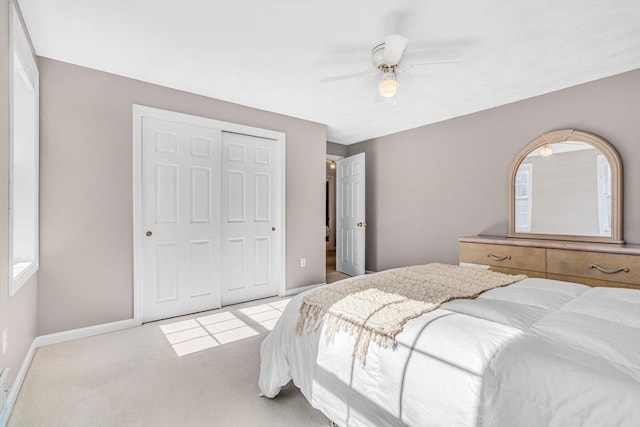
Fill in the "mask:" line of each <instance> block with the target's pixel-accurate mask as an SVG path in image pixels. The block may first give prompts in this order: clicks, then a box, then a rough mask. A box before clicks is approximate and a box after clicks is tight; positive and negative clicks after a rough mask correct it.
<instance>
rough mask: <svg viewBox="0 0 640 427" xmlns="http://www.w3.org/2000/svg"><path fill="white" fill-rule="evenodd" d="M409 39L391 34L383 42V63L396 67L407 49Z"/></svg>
mask: <svg viewBox="0 0 640 427" xmlns="http://www.w3.org/2000/svg"><path fill="white" fill-rule="evenodd" d="M408 42H409V39H408V38H406V37H405V36H401V35H400V34H392V35H390V36H388V37H387V38H386V39H385V41H384V62H385V63H386V64H387V65H397V64H398V62H400V58H401V57H402V54H403V53H404V50H405V49H406V47H407V43H408Z"/></svg>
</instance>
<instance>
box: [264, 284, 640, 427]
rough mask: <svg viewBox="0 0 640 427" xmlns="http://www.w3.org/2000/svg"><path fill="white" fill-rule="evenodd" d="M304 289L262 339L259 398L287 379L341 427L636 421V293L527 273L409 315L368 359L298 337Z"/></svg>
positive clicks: (342, 342) (639, 405)
mask: <svg viewBox="0 0 640 427" xmlns="http://www.w3.org/2000/svg"><path fill="white" fill-rule="evenodd" d="M308 292H314V290H311V291H308ZM308 292H307V293H308ZM307 293H303V294H300V295H297V296H296V297H294V298H293V299H292V300H291V301H290V303H289V304H288V306H287V307H286V309H285V311H284V313H283V315H282V317H281V318H280V320H279V321H278V323H277V324H276V326H275V328H274V329H273V331H272V332H271V333H270V334H269V335H268V336H267V337H266V338H265V340H264V341H263V343H262V347H261V368H260V378H259V386H260V391H261V395H263V396H266V397H269V398H273V397H275V396H276V395H277V394H278V393H279V391H280V389H281V387H283V386H284V385H286V384H287V383H288V382H289V381H291V380H293V382H294V384H295V385H296V386H297V387H299V388H300V390H301V391H302V393H303V395H304V396H305V397H306V399H307V400H308V401H309V402H310V404H311V405H312V406H313V407H315V408H317V409H319V410H320V411H322V412H323V413H324V414H325V415H326V416H327V417H328V418H329V419H330V420H332V421H333V422H334V423H335V424H337V425H338V426H340V427H360V426H362V427H366V426H375V427H380V426H421V427H423V426H563V427H567V426H598V427H601V426H630V427H631V426H640V291H639V290H633V289H622V288H591V287H588V286H585V285H581V284H577V283H569V282H562V281H556V280H548V279H538V278H526V279H524V280H521V281H519V282H517V283H515V284H511V285H508V286H504V287H499V288H495V289H492V290H489V291H486V292H484V293H482V294H481V295H480V296H479V297H477V298H475V299H456V300H453V301H449V302H446V303H444V304H443V305H441V306H440V307H439V308H437V309H435V310H433V311H430V312H428V313H425V314H423V315H421V316H419V317H417V318H414V319H412V320H410V321H409V322H407V323H406V324H405V325H404V328H403V330H402V332H401V333H400V334H399V335H397V337H396V342H397V348H396V349H395V350H392V349H385V348H381V347H379V346H377V345H375V344H374V345H371V346H370V348H369V349H368V353H367V356H366V361H365V362H363V361H360V360H358V358H356V357H354V350H353V349H354V336H353V335H350V334H348V333H344V332H340V333H337V334H336V335H335V337H334V339H333V341H332V342H331V343H330V344H328V343H327V342H326V340H325V339H324V337H323V335H322V334H323V331H322V327H320V328H319V329H318V330H316V331H315V332H304V333H302V334H298V333H297V332H296V323H297V321H298V318H299V310H300V306H301V304H302V300H303V298H304V296H305V295H306V294H307Z"/></svg>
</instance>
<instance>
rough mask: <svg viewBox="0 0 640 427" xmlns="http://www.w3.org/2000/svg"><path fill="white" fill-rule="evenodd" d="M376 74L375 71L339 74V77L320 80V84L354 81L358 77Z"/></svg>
mask: <svg viewBox="0 0 640 427" xmlns="http://www.w3.org/2000/svg"><path fill="white" fill-rule="evenodd" d="M376 72H377V70H376V71H358V72H357V73H348V74H340V75H339V76H332V77H325V78H324V79H321V80H320V83H331V82H337V81H340V80H349V79H355V78H358V77H363V76H367V75H371V74H375V73H376Z"/></svg>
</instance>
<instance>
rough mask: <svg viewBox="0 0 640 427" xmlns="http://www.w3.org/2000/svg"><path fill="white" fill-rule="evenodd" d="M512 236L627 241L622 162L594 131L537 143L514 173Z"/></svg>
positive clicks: (560, 133) (561, 133) (559, 134)
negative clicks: (623, 213)
mask: <svg viewBox="0 0 640 427" xmlns="http://www.w3.org/2000/svg"><path fill="white" fill-rule="evenodd" d="M508 235H509V237H521V238H534V239H555V240H577V241H589V242H605V243H624V242H623V240H622V161H621V160H620V155H619V154H618V152H617V151H616V149H615V148H614V147H613V146H612V145H611V144H609V143H608V142H607V141H606V140H604V139H602V138H600V137H599V136H597V135H594V134H592V133H588V132H583V131H578V130H573V129H564V130H557V131H552V132H547V133H545V134H544V135H541V136H540V137H538V138H536V139H535V140H533V141H532V142H531V143H529V144H528V145H527V146H526V147H524V148H523V149H522V150H521V151H520V153H518V155H517V156H516V158H515V159H514V161H513V163H512V165H511V169H510V172H509V234H508Z"/></svg>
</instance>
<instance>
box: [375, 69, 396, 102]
mask: <svg viewBox="0 0 640 427" xmlns="http://www.w3.org/2000/svg"><path fill="white" fill-rule="evenodd" d="M378 93H380V96H383V97H385V98H391V97H394V96H396V94H397V93H398V81H397V80H396V74H395V73H394V72H393V71H390V72H387V73H384V74H383V75H382V81H381V82H380V84H379V85H378Z"/></svg>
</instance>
